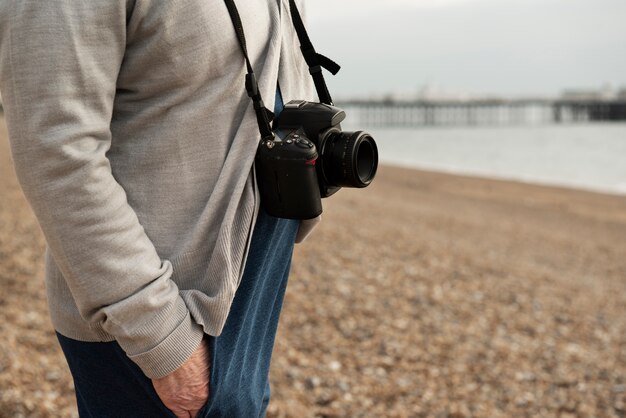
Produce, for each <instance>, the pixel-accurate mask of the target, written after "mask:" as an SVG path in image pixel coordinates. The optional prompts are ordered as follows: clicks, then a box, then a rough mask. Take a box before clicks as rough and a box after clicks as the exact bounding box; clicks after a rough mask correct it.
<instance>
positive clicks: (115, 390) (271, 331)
mask: <svg viewBox="0 0 626 418" xmlns="http://www.w3.org/2000/svg"><path fill="white" fill-rule="evenodd" d="M297 229H298V222H297V221H293V220H288V219H278V218H274V217H271V216H269V215H267V214H266V213H265V212H264V211H263V210H261V211H260V212H259V216H258V220H257V223H256V226H255V229H254V233H253V237H252V243H251V247H250V253H249V255H248V260H247V263H246V267H245V272H244V275H243V278H242V279H241V284H240V285H239V288H238V289H237V293H236V295H235V299H234V302H233V305H232V308H231V311H230V314H229V316H228V319H227V321H226V326H225V328H224V331H223V332H222V334H220V335H219V336H218V337H212V336H206V338H207V340H208V342H209V353H210V356H211V361H212V362H211V365H212V367H211V375H210V389H209V392H210V395H209V401H208V403H207V404H206V405H205V406H204V408H203V409H202V411H201V413H200V415H199V416H200V417H203V418H208V417H233V418H237V417H242V418H250V417H263V416H265V412H266V409H267V404H268V402H269V397H270V387H269V378H268V376H269V367H270V360H271V356H272V349H273V346H274V337H275V335H276V329H277V326H278V319H279V316H280V311H281V308H282V303H283V298H284V294H285V289H286V286H287V277H288V273H289V267H290V264H291V254H292V251H293V242H294V239H295V235H296V231H297ZM57 336H58V339H59V342H60V344H61V348H62V349H63V352H64V354H65V356H66V358H67V362H68V364H69V366H70V370H71V372H72V376H73V378H74V386H75V389H76V399H77V402H78V410H79V414H80V416H81V417H95V418H100V417H116V418H117V417H146V418H151V417H173V416H174V415H173V414H172V413H171V412H170V411H169V410H168V409H167V408H166V407H165V406H164V405H163V404H162V403H161V401H160V399H159V398H158V396H157V394H156V392H155V391H154V388H153V387H152V383H151V381H150V379H148V378H147V377H145V375H144V374H143V373H142V371H141V370H140V369H139V367H137V365H136V364H135V363H133V362H132V361H130V360H129V359H128V357H127V356H126V354H125V353H124V351H123V350H122V349H121V348H120V346H119V345H118V344H117V343H116V342H109V343H92V342H81V341H75V340H71V339H69V338H66V337H64V336H62V335H60V334H57Z"/></svg>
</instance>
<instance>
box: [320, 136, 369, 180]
mask: <svg viewBox="0 0 626 418" xmlns="http://www.w3.org/2000/svg"><path fill="white" fill-rule="evenodd" d="M322 142H323V143H324V146H323V147H322V148H323V149H322V156H321V160H322V168H323V171H324V177H325V178H326V180H327V181H328V182H329V184H332V185H333V186H338V187H357V188H363V187H367V186H369V184H370V183H371V182H372V180H373V179H374V176H375V175H376V169H377V168H378V148H377V147H376V142H374V138H372V136H371V135H370V134H368V133H366V132H363V131H355V132H338V131H332V132H330V133H329V134H328V136H327V137H326V139H325V140H322Z"/></svg>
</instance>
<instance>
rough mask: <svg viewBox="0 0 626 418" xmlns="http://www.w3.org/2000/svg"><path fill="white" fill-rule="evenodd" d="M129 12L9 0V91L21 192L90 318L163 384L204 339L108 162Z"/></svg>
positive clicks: (123, 2)
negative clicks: (162, 378)
mask: <svg viewBox="0 0 626 418" xmlns="http://www.w3.org/2000/svg"><path fill="white" fill-rule="evenodd" d="M128 1H130V0H128ZM129 4H130V3H129ZM128 7H129V6H128V4H127V0H106V1H97V2H96V1H67V0H46V1H40V0H5V1H2V2H1V4H0V89H1V90H2V93H3V100H4V110H5V117H6V121H7V127H8V130H9V138H10V142H11V151H12V156H13V160H14V164H15V170H16V173H17V176H18V179H19V182H20V185H21V187H22V189H23V192H24V195H25V196H26V198H27V200H28V201H29V204H30V205H31V207H32V209H33V211H34V213H35V215H36V217H37V219H38V221H39V224H40V226H41V229H42V231H43V233H44V235H45V238H46V241H47V243H48V247H49V250H50V252H51V254H52V256H53V257H54V260H55V262H56V263H57V265H58V266H59V269H60V270H61V272H62V274H63V276H64V278H65V280H66V281H67V283H68V286H69V288H70V291H71V293H72V297H73V298H74V300H75V301H76V303H77V306H78V308H79V311H80V313H81V316H82V317H83V318H84V319H85V320H86V321H88V322H90V323H98V324H100V325H101V326H102V327H103V329H104V330H105V331H106V332H108V333H109V334H111V335H113V336H114V337H115V338H116V340H117V341H118V343H119V344H120V346H121V347H122V348H123V349H124V350H125V352H126V353H127V355H128V356H129V358H131V359H132V360H133V361H135V363H137V364H138V365H139V367H141V369H142V370H143V371H144V373H145V374H146V375H147V376H148V377H151V378H155V377H161V376H164V375H167V374H169V373H170V372H172V371H174V370H175V369H177V368H178V367H179V366H180V365H181V364H182V363H183V362H184V361H186V359H187V358H188V357H189V356H191V354H192V353H193V351H194V350H195V349H196V347H197V346H198V345H199V344H200V341H201V339H202V336H203V331H202V329H201V327H200V326H199V325H197V324H196V323H195V322H194V321H193V320H192V318H191V316H190V313H189V310H188V309H187V307H186V305H185V303H184V301H183V300H182V298H181V297H180V295H179V290H178V288H177V286H176V284H175V283H174V282H173V281H172V280H171V279H170V277H171V275H172V265H171V263H170V262H169V261H168V260H162V259H161V258H160V257H159V255H158V254H157V251H156V249H155V247H154V245H153V243H152V242H151V241H150V239H149V237H148V236H147V235H146V233H145V231H144V229H143V227H142V226H141V224H140V223H139V220H138V217H137V215H136V213H135V212H134V211H133V209H132V208H131V206H130V205H129V204H128V202H127V198H126V194H125V191H124V189H123V188H122V187H121V186H120V184H119V183H118V182H116V180H115V178H114V176H113V173H112V171H111V165H110V162H109V160H108V159H107V155H106V153H107V151H108V149H109V148H110V146H111V130H110V121H111V116H112V109H113V103H114V98H115V94H116V80H117V75H118V72H119V69H120V66H121V64H122V60H123V57H124V53H125V45H126V18H127V14H128V12H129V10H128Z"/></svg>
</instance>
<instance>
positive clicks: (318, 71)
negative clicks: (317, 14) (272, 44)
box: [289, 0, 341, 106]
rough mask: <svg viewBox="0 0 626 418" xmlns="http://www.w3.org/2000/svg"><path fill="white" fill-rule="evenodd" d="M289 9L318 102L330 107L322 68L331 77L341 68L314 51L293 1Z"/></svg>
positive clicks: (331, 101)
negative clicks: (328, 72)
mask: <svg viewBox="0 0 626 418" xmlns="http://www.w3.org/2000/svg"><path fill="white" fill-rule="evenodd" d="M289 9H290V10H291V20H292V21H293V25H294V27H295V28H296V33H297V34H298V39H299V40H300V50H301V51H302V55H303V56H304V60H305V61H306V63H307V65H308V66H309V73H311V76H312V77H313V83H315V90H317V95H318V97H319V99H320V102H321V103H325V104H328V105H331V106H332V104H333V99H332V97H330V92H329V91H328V86H327V85H326V80H324V75H323V74H322V68H325V69H327V70H328V71H330V73H331V74H332V75H336V74H337V73H338V72H339V70H340V69H341V67H340V66H339V64H337V63H336V62H335V61H333V60H331V59H330V58H327V57H325V56H324V55H322V54H319V53H317V52H316V51H315V48H314V47H313V44H312V43H311V39H310V38H309V34H308V33H307V31H306V27H305V26H304V22H303V21H302V17H301V16H300V12H299V11H298V7H297V6H296V2H295V0H289Z"/></svg>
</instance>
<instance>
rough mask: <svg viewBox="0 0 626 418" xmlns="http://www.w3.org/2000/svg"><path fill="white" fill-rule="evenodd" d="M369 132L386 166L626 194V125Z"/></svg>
mask: <svg viewBox="0 0 626 418" xmlns="http://www.w3.org/2000/svg"><path fill="white" fill-rule="evenodd" d="M343 128H344V130H348V129H355V128H359V129H360V128H363V127H357V126H350V125H349V124H344V126H343ZM365 130H367V131H368V132H370V133H371V134H372V136H373V137H374V138H375V140H376V142H377V144H378V148H379V154H380V161H381V163H383V164H391V165H399V166H405V167H413V168H420V169H427V170H434V171H444V172H450V173H457V174H468V175H475V176H481V177H491V178H502V179H511V180H519V181H523V182H529V183H539V184H550V185H559V186H566V187H572V188H580V189H589V190H595V191H601V192H607V193H614V194H626V123H612V124H604V123H590V124H569V125H534V126H493V127H485V126H480V127H424V128H407V129H405V128H397V129H395V128H371V129H365Z"/></svg>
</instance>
